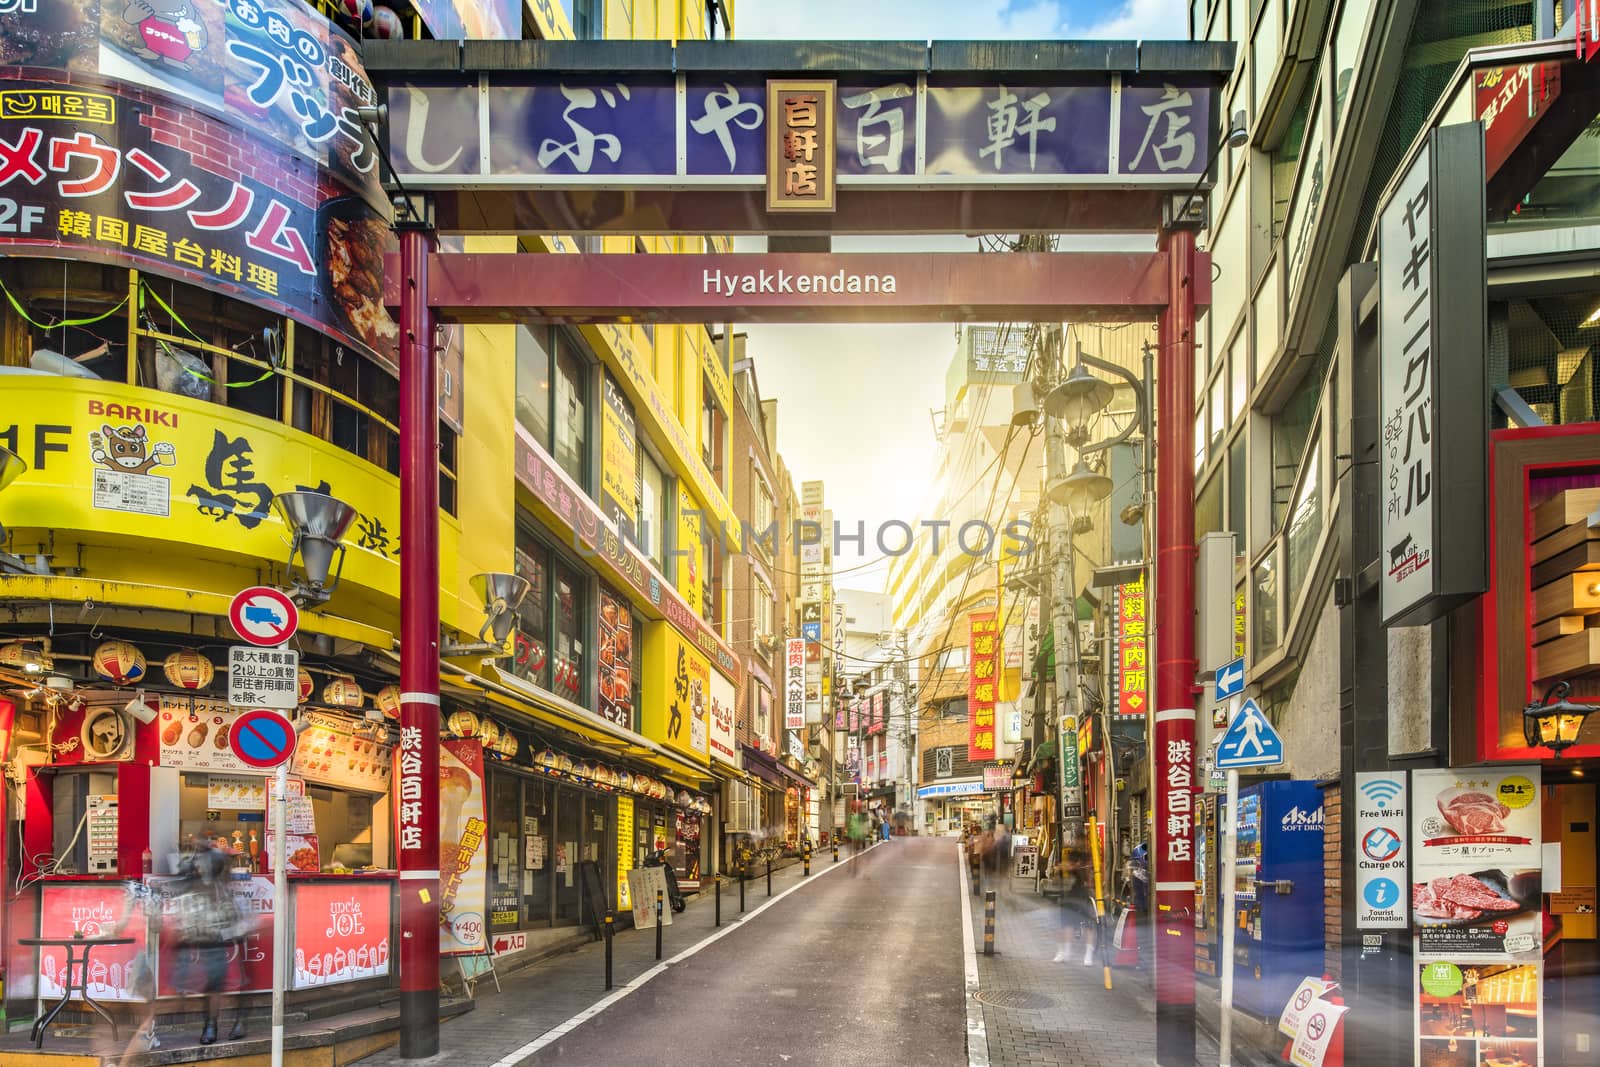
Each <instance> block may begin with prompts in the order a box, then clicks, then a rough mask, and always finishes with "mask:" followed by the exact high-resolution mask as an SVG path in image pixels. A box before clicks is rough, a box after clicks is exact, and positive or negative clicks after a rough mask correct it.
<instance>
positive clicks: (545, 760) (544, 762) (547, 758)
mask: <svg viewBox="0 0 1600 1067" xmlns="http://www.w3.org/2000/svg"><path fill="white" fill-rule="evenodd" d="M533 762H534V763H537V764H538V765H539V766H541V767H549V768H552V769H554V768H556V767H558V766H559V765H560V761H559V760H558V759H557V758H556V754H555V753H554V752H552V751H551V750H550V749H548V748H547V749H545V750H544V751H543V752H541V753H539V754H538V755H537V756H535V757H533Z"/></svg>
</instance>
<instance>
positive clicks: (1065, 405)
mask: <svg viewBox="0 0 1600 1067" xmlns="http://www.w3.org/2000/svg"><path fill="white" fill-rule="evenodd" d="M1079 355H1080V356H1081V355H1082V353H1081V351H1080V353H1079ZM1115 394H1116V390H1115V389H1113V388H1112V385H1111V383H1110V382H1108V381H1106V380H1105V379H1104V378H1098V377H1096V376H1095V375H1093V374H1090V373H1089V368H1088V367H1086V366H1084V365H1083V363H1082V362H1079V363H1078V364H1077V365H1076V366H1074V367H1073V368H1072V373H1071V374H1068V375H1067V377H1066V378H1065V380H1063V381H1062V382H1061V384H1059V385H1057V386H1056V387H1055V388H1054V389H1052V390H1050V392H1049V393H1047V394H1045V398H1044V409H1045V411H1046V412H1048V413H1049V414H1051V415H1054V416H1055V417H1056V418H1058V419H1060V420H1061V421H1063V422H1065V423H1066V424H1067V432H1066V439H1067V444H1069V445H1071V446H1072V447H1073V448H1081V447H1082V446H1083V445H1085V444H1087V443H1088V441H1089V420H1091V419H1093V418H1094V417H1095V416H1096V415H1098V414H1100V412H1102V411H1104V410H1105V409H1106V408H1107V407H1108V406H1110V404H1111V400H1112V397H1113V396H1114V395H1115Z"/></svg>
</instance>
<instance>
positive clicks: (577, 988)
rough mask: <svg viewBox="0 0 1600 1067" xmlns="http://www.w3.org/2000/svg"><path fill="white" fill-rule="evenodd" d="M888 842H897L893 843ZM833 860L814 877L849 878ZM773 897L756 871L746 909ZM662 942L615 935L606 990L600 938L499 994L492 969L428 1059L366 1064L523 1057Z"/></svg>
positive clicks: (726, 910) (699, 929)
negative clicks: (472, 1003) (835, 869)
mask: <svg viewBox="0 0 1600 1067" xmlns="http://www.w3.org/2000/svg"><path fill="white" fill-rule="evenodd" d="M888 847H890V848H893V847H894V846H893V845H892V844H891V845H890V846H888ZM869 858H870V857H869ZM850 862H851V861H850V860H849V859H848V852H847V851H842V852H841V854H840V859H839V863H838V864H837V866H838V867H841V868H842V867H845V866H847V865H848V864H849V863H850ZM834 866H835V864H834V862H833V859H832V855H831V853H830V852H828V851H822V852H818V853H815V854H813V856H812V858H811V879H812V880H815V879H817V878H821V877H828V878H848V877H849V875H848V873H847V872H845V871H843V870H841V871H839V872H838V873H837V874H826V872H827V871H829V870H830V869H832V868H833V867H834ZM803 870H804V864H802V863H794V864H792V865H790V866H787V867H784V868H782V869H779V868H776V867H775V868H774V869H773V872H772V894H773V897H777V896H778V895H779V894H780V893H782V892H783V891H784V890H786V889H789V888H791V887H793V886H795V885H797V884H799V883H801V882H803V881H806V880H807V879H806V878H805V877H804V875H803V873H802V872H803ZM714 896H715V894H714V892H713V890H712V889H711V887H710V886H709V885H708V886H707V887H706V889H705V891H703V892H701V893H700V894H698V895H697V896H695V897H692V898H690V901H689V906H688V908H687V909H686V910H685V911H684V912H683V913H682V914H680V915H675V916H673V917H672V919H673V922H672V925H671V926H667V927H664V928H663V930H662V953H661V958H662V961H663V962H665V961H667V960H670V959H672V958H673V957H674V956H676V955H677V954H678V953H679V952H682V951H683V950H684V949H686V948H688V947H689V946H690V945H693V944H695V943H696V942H699V941H700V940H702V939H703V938H705V937H707V936H708V935H710V934H713V933H715V932H716V928H715V910H716V908H715V900H714ZM766 902H767V882H766V877H765V875H764V874H763V875H762V876H761V877H757V878H752V879H751V880H750V881H749V882H748V883H747V884H746V886H745V914H746V916H747V917H748V916H750V913H752V912H754V911H755V910H756V909H757V908H759V907H761V906H762V905H763V904H765V903H766ZM756 921H757V922H759V921H760V920H759V919H757V920H756ZM739 922H740V917H739V885H738V882H737V881H736V880H735V881H732V882H725V883H724V885H723V888H722V925H723V926H724V927H730V926H734V927H736V926H738V925H739ZM729 936H736V935H729ZM655 944H656V941H655V929H654V928H653V927H652V928H651V929H648V930H625V931H621V932H619V933H618V934H616V936H615V938H614V939H613V944H612V977H613V992H612V993H611V994H608V993H607V992H606V991H605V946H604V944H603V943H600V942H591V943H589V944H586V945H584V946H583V947H582V948H579V949H577V950H575V951H573V952H568V953H565V954H563V955H559V956H555V957H552V958H550V959H546V960H543V961H541V962H539V963H536V964H534V965H532V966H531V967H527V968H525V969H522V970H519V971H517V972H516V973H515V974H514V975H511V976H510V977H506V976H502V977H501V979H500V985H501V992H499V993H496V992H495V988H494V980H493V979H492V978H490V977H489V976H488V975H485V976H484V977H482V978H480V979H479V980H478V988H477V1003H476V1008H475V1010H473V1011H470V1012H467V1013H466V1014H465V1015H462V1016H460V1017H459V1018H456V1019H450V1020H446V1021H445V1022H443V1023H441V1024H440V1026H439V1049H440V1052H439V1054H438V1055H437V1056H435V1057H432V1058H431V1059H427V1060H402V1059H401V1058H400V1050H399V1047H398V1046H395V1047H393V1048H390V1049H387V1050H385V1051H383V1052H380V1053H378V1054H376V1055H373V1056H369V1057H367V1058H365V1059H363V1060H361V1061H360V1063H361V1064H362V1065H363V1067H384V1065H390V1064H393V1065H400V1064H411V1065H415V1064H443V1063H449V1064H452V1065H455V1067H469V1065H470V1067H489V1065H491V1064H502V1063H504V1064H506V1065H509V1064H512V1063H516V1062H518V1061H519V1060H521V1059H522V1058H524V1057H525V1056H526V1055H528V1054H529V1053H527V1052H522V1051H521V1050H524V1049H525V1048H526V1046H528V1045H530V1044H532V1043H533V1042H535V1041H537V1040H538V1039H539V1038H541V1037H542V1036H544V1035H545V1034H547V1033H549V1032H550V1031H552V1030H554V1029H556V1028H557V1027H560V1026H562V1025H563V1024H565V1023H567V1022H569V1021H570V1020H571V1019H572V1018H573V1017H574V1016H576V1015H579V1014H581V1013H583V1012H585V1011H588V1010H589V1009H591V1008H594V1007H595V1006H596V1005H597V1004H598V1003H599V1002H600V1001H601V1000H603V999H605V998H606V997H608V996H614V995H615V994H616V993H618V992H620V991H621V990H622V989H623V988H624V987H626V986H627V985H628V984H629V983H630V982H633V981H635V980H636V979H638V978H640V977H641V976H643V975H645V974H646V973H648V972H650V971H652V970H654V969H656V968H657V967H659V966H660V964H658V963H657V962H656V958H655Z"/></svg>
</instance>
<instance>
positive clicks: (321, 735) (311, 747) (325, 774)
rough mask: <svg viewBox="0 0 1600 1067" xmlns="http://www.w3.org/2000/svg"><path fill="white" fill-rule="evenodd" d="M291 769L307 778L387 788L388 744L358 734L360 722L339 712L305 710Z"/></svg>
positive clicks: (369, 790) (378, 790)
mask: <svg viewBox="0 0 1600 1067" xmlns="http://www.w3.org/2000/svg"><path fill="white" fill-rule="evenodd" d="M301 714H302V715H303V716H304V717H305V719H306V720H307V722H308V724H309V725H307V727H306V728H305V730H304V731H302V732H301V734H300V741H299V743H298V744H297V745H296V746H295V750H294V762H293V763H292V764H290V770H292V771H293V772H294V773H295V774H298V775H299V776H300V777H302V778H304V779H305V780H306V781H308V782H314V783H316V784H317V785H325V786H332V787H334V788H335V789H353V790H356V791H358V792H364V793H387V792H388V791H389V771H390V763H391V759H390V746H389V744H388V743H387V742H386V741H380V740H376V739H374V738H371V737H367V736H357V735H356V729H357V727H358V726H360V725H362V724H360V723H356V722H353V721H351V720H349V719H346V718H342V717H341V716H338V715H329V714H326V713H324V712H317V711H307V712H302V713H301Z"/></svg>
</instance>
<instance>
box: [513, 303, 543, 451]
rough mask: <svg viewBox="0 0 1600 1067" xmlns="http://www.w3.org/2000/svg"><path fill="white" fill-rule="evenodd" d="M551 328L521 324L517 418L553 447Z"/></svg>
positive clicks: (537, 437)
mask: <svg viewBox="0 0 1600 1067" xmlns="http://www.w3.org/2000/svg"><path fill="white" fill-rule="evenodd" d="M549 337H550V331H549V330H548V329H547V328H545V327H542V326H533V327H530V326H521V325H519V326H518V327H517V387H516V388H517V422H519V423H520V424H521V425H522V428H523V429H525V430H527V431H528V432H529V433H530V434H532V435H533V439H534V440H535V441H538V442H539V444H540V445H542V446H543V447H544V449H545V451H549V450H550V350H549V348H548V347H547V342H548V341H549Z"/></svg>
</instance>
